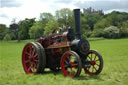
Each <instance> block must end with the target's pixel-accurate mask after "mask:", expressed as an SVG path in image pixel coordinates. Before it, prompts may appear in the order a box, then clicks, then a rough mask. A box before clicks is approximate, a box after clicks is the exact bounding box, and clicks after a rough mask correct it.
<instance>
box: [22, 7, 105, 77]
mask: <svg viewBox="0 0 128 85" xmlns="http://www.w3.org/2000/svg"><path fill="white" fill-rule="evenodd" d="M74 16H75V26H76V33H77V34H76V35H75V34H74V33H73V30H72V29H68V30H67V31H65V32H63V33H62V34H59V33H55V32H54V33H52V34H51V35H49V36H48V37H41V38H40V39H39V40H37V41H36V42H31V43H28V44H26V45H25V47H24V49H23V53H22V64H23V68H24V71H25V72H26V73H27V74H36V73H42V72H43V71H44V69H45V68H50V69H51V70H52V71H55V72H57V71H59V70H60V69H61V70H62V72H63V74H64V75H65V76H70V77H76V76H79V75H80V73H81V69H82V68H83V69H84V71H85V73H87V74H89V75H97V74H99V73H100V72H101V71H102V68H103V59H102V56H101V55H100V54H99V53H98V52H97V51H94V50H90V45H89V42H88V41H87V40H85V39H83V38H81V33H80V9H75V10H74Z"/></svg>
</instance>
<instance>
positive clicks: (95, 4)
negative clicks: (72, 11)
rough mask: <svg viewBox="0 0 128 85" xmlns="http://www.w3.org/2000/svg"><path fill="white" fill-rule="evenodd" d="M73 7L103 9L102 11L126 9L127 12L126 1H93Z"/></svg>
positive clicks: (127, 4)
mask: <svg viewBox="0 0 128 85" xmlns="http://www.w3.org/2000/svg"><path fill="white" fill-rule="evenodd" d="M74 5H76V6H78V7H80V8H88V7H92V8H94V9H103V10H104V11H108V10H112V9H126V10H128V0H94V1H84V2H80V1H79V2H77V3H75V4H74Z"/></svg>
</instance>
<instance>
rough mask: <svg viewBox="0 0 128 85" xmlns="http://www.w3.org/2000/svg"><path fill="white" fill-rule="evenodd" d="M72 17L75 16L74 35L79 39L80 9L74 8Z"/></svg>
mask: <svg viewBox="0 0 128 85" xmlns="http://www.w3.org/2000/svg"><path fill="white" fill-rule="evenodd" d="M74 17H75V28H76V37H77V39H81V31H80V27H81V24H80V9H74Z"/></svg>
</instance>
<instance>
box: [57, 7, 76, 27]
mask: <svg viewBox="0 0 128 85" xmlns="http://www.w3.org/2000/svg"><path fill="white" fill-rule="evenodd" d="M73 19H74V17H73V12H72V11H71V10H70V9H68V8H63V9H61V10H57V11H56V20H57V21H58V23H59V26H63V25H64V26H66V27H68V26H73V23H74V22H73Z"/></svg>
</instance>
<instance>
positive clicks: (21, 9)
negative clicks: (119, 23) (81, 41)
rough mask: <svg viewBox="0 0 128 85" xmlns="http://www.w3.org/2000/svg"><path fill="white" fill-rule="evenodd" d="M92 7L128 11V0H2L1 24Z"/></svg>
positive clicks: (107, 10)
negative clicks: (62, 10) (63, 10)
mask: <svg viewBox="0 0 128 85" xmlns="http://www.w3.org/2000/svg"><path fill="white" fill-rule="evenodd" d="M88 7H92V8H94V9H103V10H104V12H105V13H110V12H111V11H113V10H116V11H122V12H128V0H0V24H6V25H8V26H9V24H10V23H11V21H12V19H13V18H16V21H17V22H18V21H19V20H23V19H25V18H34V17H35V18H37V19H38V18H39V15H40V13H43V12H50V13H52V14H53V15H54V14H55V11H56V10H60V9H62V8H70V9H71V10H72V9H75V8H80V9H81V10H83V8H88Z"/></svg>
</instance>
